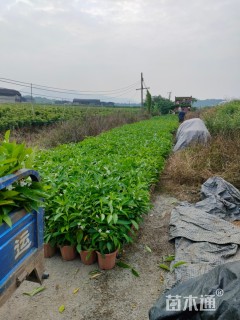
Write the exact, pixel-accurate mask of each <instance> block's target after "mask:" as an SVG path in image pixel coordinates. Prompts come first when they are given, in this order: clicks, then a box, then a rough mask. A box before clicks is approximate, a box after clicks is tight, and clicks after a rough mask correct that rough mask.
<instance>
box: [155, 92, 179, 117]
mask: <svg viewBox="0 0 240 320" xmlns="http://www.w3.org/2000/svg"><path fill="white" fill-rule="evenodd" d="M152 105H153V108H154V111H157V112H160V113H161V114H168V113H169V112H170V111H171V110H173V109H174V108H175V105H174V102H173V101H171V100H169V99H166V98H163V97H162V96H160V95H159V96H154V97H153V98H152Z"/></svg>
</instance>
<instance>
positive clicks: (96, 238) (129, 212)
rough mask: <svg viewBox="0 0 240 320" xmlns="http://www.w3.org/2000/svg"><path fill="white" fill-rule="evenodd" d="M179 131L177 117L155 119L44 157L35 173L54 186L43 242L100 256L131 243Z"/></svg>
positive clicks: (70, 145) (46, 214)
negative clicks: (151, 191)
mask: <svg viewBox="0 0 240 320" xmlns="http://www.w3.org/2000/svg"><path fill="white" fill-rule="evenodd" d="M176 128H177V119H176V117H174V116H165V117H156V118H152V119H151V120H145V121H141V122H138V123H134V124H131V125H124V126H122V127H119V128H115V129H113V130H111V131H108V132H105V133H102V134H101V135H99V136H97V137H94V138H87V139H85V140H84V141H82V142H81V143H78V144H68V145H61V146H59V147H57V148H55V149H51V150H48V151H42V152H41V153H40V155H39V156H38V159H37V162H36V169H37V170H39V172H40V173H41V176H42V177H43V182H44V184H47V185H49V186H51V189H50V190H49V197H48V198H47V199H46V201H45V202H46V203H45V205H46V209H45V212H46V213H45V242H50V243H52V244H59V245H66V244H75V245H77V247H78V250H83V249H84V250H86V249H94V250H98V251H100V252H101V253H109V252H112V251H114V250H115V249H117V248H120V247H121V246H122V245H123V244H124V243H129V242H131V241H132V233H131V230H132V229H131V227H132V226H133V227H134V228H135V229H138V226H139V223H140V221H141V220H142V216H143V214H144V213H146V212H147V211H148V209H149V208H150V187H151V185H153V184H154V183H155V182H156V181H158V179H159V174H160V172H161V171H162V170H163V167H164V162H165V158H166V157H167V155H168V154H169V152H170V150H171V147H172V132H173V131H174V130H175V129H176Z"/></svg>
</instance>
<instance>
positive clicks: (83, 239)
mask: <svg viewBox="0 0 240 320" xmlns="http://www.w3.org/2000/svg"><path fill="white" fill-rule="evenodd" d="M80 227H82V228H83V226H82V225H80ZM77 251H78V252H79V254H80V257H81V261H82V263H83V264H85V265H90V264H93V263H95V262H96V261H97V254H96V251H95V248H93V247H92V241H91V236H90V234H89V233H87V232H86V231H84V232H83V230H82V229H81V228H79V230H78V231H77Z"/></svg>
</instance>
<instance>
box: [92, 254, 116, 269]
mask: <svg viewBox="0 0 240 320" xmlns="http://www.w3.org/2000/svg"><path fill="white" fill-rule="evenodd" d="M97 256H98V266H99V268H100V269H103V270H110V269H113V268H114V267H115V264H116V257H117V250H116V251H114V252H111V253H106V254H104V255H102V254H101V253H100V252H98V251H97Z"/></svg>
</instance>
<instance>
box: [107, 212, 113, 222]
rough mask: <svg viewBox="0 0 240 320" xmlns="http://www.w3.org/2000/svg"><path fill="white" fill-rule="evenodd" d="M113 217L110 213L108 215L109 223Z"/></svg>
mask: <svg viewBox="0 0 240 320" xmlns="http://www.w3.org/2000/svg"><path fill="white" fill-rule="evenodd" d="M112 218H113V216H112V215H111V214H109V215H108V216H107V222H108V224H110V222H111V221H112Z"/></svg>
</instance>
